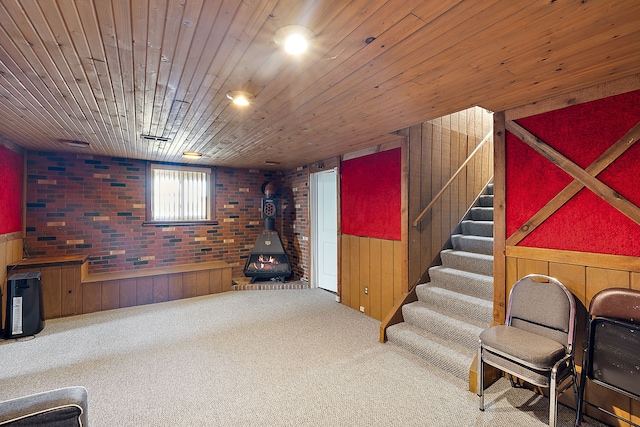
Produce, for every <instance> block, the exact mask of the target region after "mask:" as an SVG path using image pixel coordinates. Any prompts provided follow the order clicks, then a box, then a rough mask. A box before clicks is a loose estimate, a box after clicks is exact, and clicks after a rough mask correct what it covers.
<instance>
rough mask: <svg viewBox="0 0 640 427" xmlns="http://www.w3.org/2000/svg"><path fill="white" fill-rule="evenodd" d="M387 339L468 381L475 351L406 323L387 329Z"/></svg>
mask: <svg viewBox="0 0 640 427" xmlns="http://www.w3.org/2000/svg"><path fill="white" fill-rule="evenodd" d="M387 337H388V339H389V342H390V343H393V344H395V345H397V346H399V347H402V348H404V349H406V350H409V351H410V352H412V353H413V354H416V355H418V356H420V357H421V358H423V359H425V360H426V361H427V362H429V363H430V364H432V365H434V366H437V367H439V368H440V369H442V370H444V371H446V372H449V373H450V374H452V375H454V376H455V377H457V378H460V379H461V380H463V381H467V380H468V375H469V366H470V365H471V362H472V361H473V356H474V355H475V350H472V349H468V348H465V347H462V346H458V345H455V344H454V343H451V342H448V341H446V340H442V339H441V338H440V337H438V336H437V335H433V334H430V333H429V332H426V331H424V330H421V329H420V328H416V327H414V326H411V325H408V324H407V323H406V322H405V323H398V324H396V325H393V326H390V327H389V328H387Z"/></svg>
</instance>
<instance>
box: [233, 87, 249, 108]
mask: <svg viewBox="0 0 640 427" xmlns="http://www.w3.org/2000/svg"><path fill="white" fill-rule="evenodd" d="M227 98H229V99H230V100H231V101H232V102H233V103H234V104H236V105H240V106H241V107H246V106H247V105H249V102H250V101H251V100H252V99H253V98H255V96H254V95H253V94H251V93H249V92H244V91H242V90H232V91H231V92H229V93H227Z"/></svg>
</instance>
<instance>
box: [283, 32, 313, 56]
mask: <svg viewBox="0 0 640 427" xmlns="http://www.w3.org/2000/svg"><path fill="white" fill-rule="evenodd" d="M315 38H316V35H315V33H314V32H313V31H311V30H310V29H309V28H307V27H303V26H302V25H287V26H285V27H282V28H280V29H279V30H278V31H276V34H275V36H274V37H273V39H274V40H275V42H276V44H277V45H279V46H283V47H284V50H285V51H287V52H288V53H290V54H291V55H300V54H301V53H304V52H306V51H307V49H308V47H309V44H311V42H312V41H313V40H314V39H315Z"/></svg>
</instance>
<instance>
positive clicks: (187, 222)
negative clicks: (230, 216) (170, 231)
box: [142, 219, 218, 227]
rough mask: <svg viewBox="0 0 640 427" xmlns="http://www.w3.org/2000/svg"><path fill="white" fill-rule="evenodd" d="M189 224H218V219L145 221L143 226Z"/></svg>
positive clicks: (178, 225)
mask: <svg viewBox="0 0 640 427" xmlns="http://www.w3.org/2000/svg"><path fill="white" fill-rule="evenodd" d="M185 225H186V226H189V225H218V221H216V220H213V219H207V220H203V221H145V222H143V223H142V226H143V227H180V226H185Z"/></svg>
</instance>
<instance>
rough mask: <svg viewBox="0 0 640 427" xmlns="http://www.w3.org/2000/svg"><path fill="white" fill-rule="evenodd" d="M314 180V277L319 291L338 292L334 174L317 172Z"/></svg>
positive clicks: (336, 209)
mask: <svg viewBox="0 0 640 427" xmlns="http://www.w3.org/2000/svg"><path fill="white" fill-rule="evenodd" d="M314 177H315V179H313V180H312V182H315V192H314V193H315V197H313V199H314V200H315V206H314V214H315V215H314V216H315V221H314V226H313V227H314V231H315V233H314V237H315V239H314V242H315V243H314V245H313V246H314V249H315V250H314V254H315V255H314V258H315V259H314V261H315V262H313V265H314V272H315V274H314V276H315V278H316V280H317V282H316V283H317V286H318V287H319V288H323V289H326V290H328V291H331V292H338V197H337V187H336V171H335V169H334V170H330V171H326V172H318V173H315V174H314Z"/></svg>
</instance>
